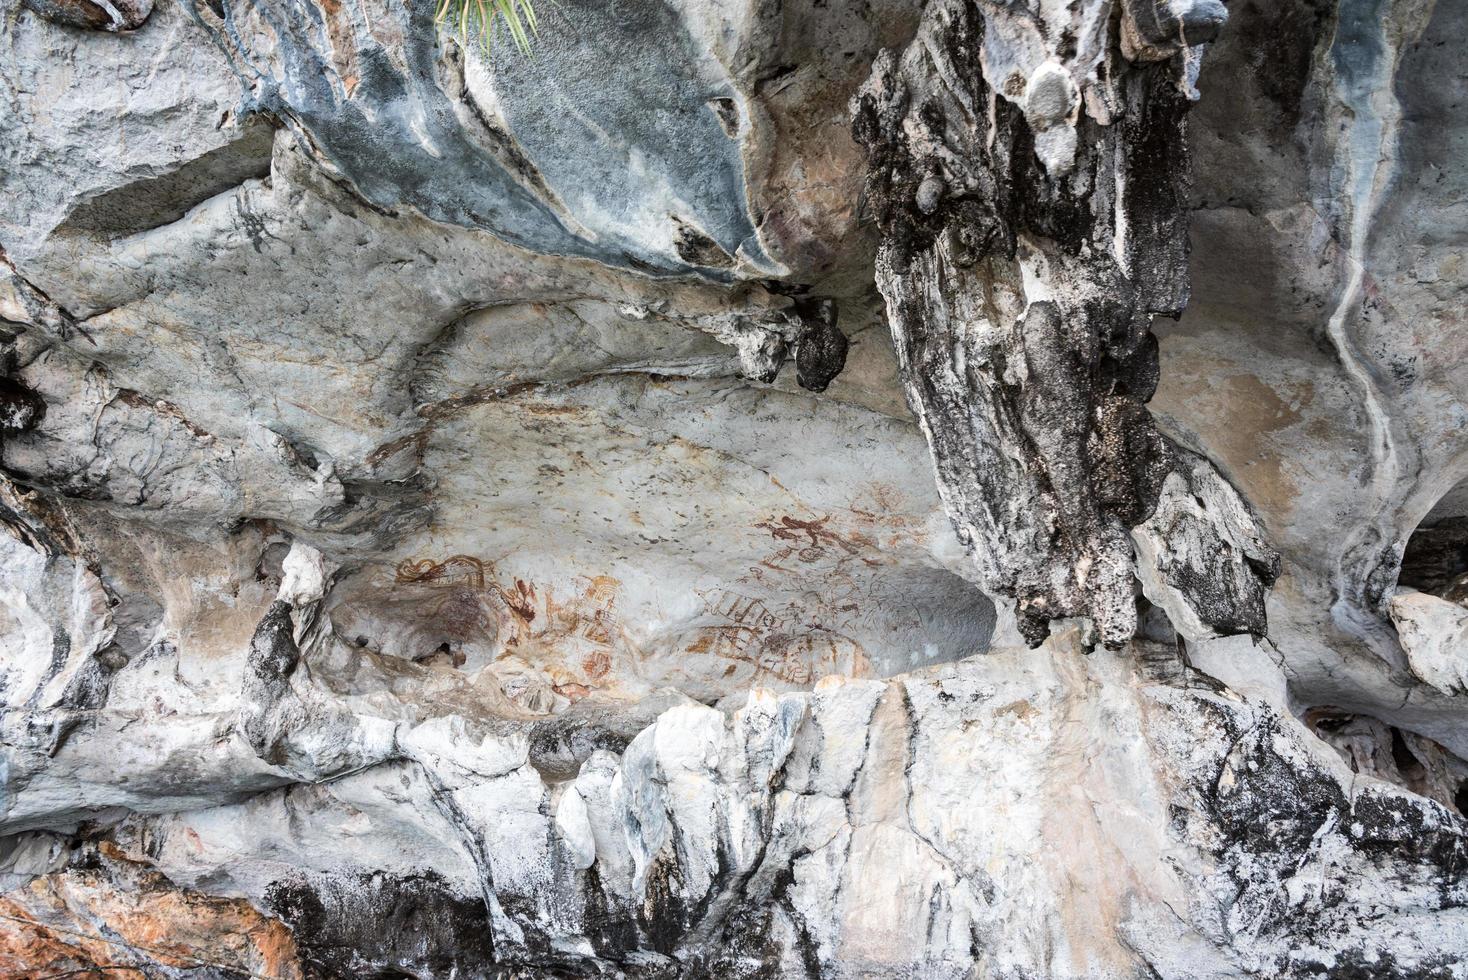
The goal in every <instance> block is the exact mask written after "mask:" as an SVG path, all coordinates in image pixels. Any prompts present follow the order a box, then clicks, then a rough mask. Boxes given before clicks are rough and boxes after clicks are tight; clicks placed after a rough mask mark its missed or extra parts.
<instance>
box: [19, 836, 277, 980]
mask: <svg viewBox="0 0 1468 980" xmlns="http://www.w3.org/2000/svg"><path fill="white" fill-rule="evenodd" d="M98 857H99V858H100V862H99V866H98V867H97V868H88V869H77V868H71V869H67V870H64V871H58V872H53V873H52V874H48V875H44V876H42V877H40V878H37V879H35V880H33V881H31V882H30V883H29V884H28V885H26V886H24V887H22V888H17V889H15V890H13V891H11V892H9V893H7V894H6V895H5V896H4V897H3V898H0V978H17V980H19V978H21V977H39V976H48V975H52V974H65V973H68V972H69V971H75V975H79V976H92V977H107V978H113V977H117V978H123V977H127V978H135V977H143V976H156V975H157V973H158V968H159V967H168V968H172V969H188V968H195V969H198V968H201V967H213V968H215V969H216V970H226V971H231V972H233V973H235V974H242V975H245V976H249V977H269V978H271V980H301V978H302V972H301V969H300V963H299V958H298V956H297V953H296V948H295V942H294V940H293V939H292V936H291V932H290V930H289V929H288V928H287V927H286V926H285V925H284V923H282V922H280V921H279V920H277V919H274V918H271V917H269V916H267V915H265V914H264V913H262V912H260V911H259V910H258V909H256V908H254V907H253V906H252V905H250V904H249V903H248V902H246V901H244V900H243V899H228V898H215V897H211V896H207V895H201V894H199V893H197V892H191V891H187V890H185V889H182V888H179V887H178V886H176V885H174V884H173V883H172V882H171V881H169V880H168V879H167V878H166V877H164V876H163V875H161V874H159V873H158V872H156V871H152V870H150V869H148V868H147V867H146V866H144V865H141V864H138V863H136V862H132V861H129V860H127V859H126V858H124V857H122V854H121V852H120V851H119V850H118V849H117V848H116V847H115V846H113V845H111V844H109V843H103V844H102V845H100V847H99V848H98Z"/></svg>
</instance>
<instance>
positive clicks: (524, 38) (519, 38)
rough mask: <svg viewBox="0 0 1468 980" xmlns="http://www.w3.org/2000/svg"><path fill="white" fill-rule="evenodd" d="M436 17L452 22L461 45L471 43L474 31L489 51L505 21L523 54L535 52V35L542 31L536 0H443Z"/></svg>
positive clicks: (435, 14)
mask: <svg viewBox="0 0 1468 980" xmlns="http://www.w3.org/2000/svg"><path fill="white" fill-rule="evenodd" d="M433 19H434V21H435V22H436V23H439V24H444V23H448V24H452V25H453V26H454V28H455V30H456V32H457V33H458V35H459V42H460V43H461V44H466V45H467V44H468V42H469V36H470V34H471V33H473V34H475V35H477V36H478V40H479V45H480V47H481V48H483V49H484V51H485V52H486V53H487V52H488V51H489V50H490V49H491V47H492V46H493V44H494V36H495V32H496V31H497V30H498V29H499V27H500V25H501V24H503V25H504V28H505V30H507V31H509V32H510V39H511V40H512V41H514V43H515V47H517V48H519V49H520V53H521V54H525V55H528V54H530V53H531V49H530V42H531V38H532V36H538V35H539V34H540V20H539V18H538V17H536V14H535V0H440V2H439V6H438V9H437V11H436V12H435V13H434V18H433Z"/></svg>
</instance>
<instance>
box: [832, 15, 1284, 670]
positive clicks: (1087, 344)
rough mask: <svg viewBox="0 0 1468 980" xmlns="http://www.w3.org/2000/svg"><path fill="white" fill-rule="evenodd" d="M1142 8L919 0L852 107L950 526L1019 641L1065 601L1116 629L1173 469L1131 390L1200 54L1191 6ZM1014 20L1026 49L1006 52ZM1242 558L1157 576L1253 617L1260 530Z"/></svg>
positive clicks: (1178, 294)
mask: <svg viewBox="0 0 1468 980" xmlns="http://www.w3.org/2000/svg"><path fill="white" fill-rule="evenodd" d="M1104 6H1105V5H1098V9H1095V10H1092V9H1088V10H1087V14H1088V15H1090V16H1091V17H1095V16H1097V15H1098V14H1099V13H1100V12H1101V11H1100V9H1099V7H1104ZM1136 6H1137V7H1139V8H1150V6H1151V5H1141V4H1139V5H1136ZM1162 6H1164V7H1165V6H1166V4H1163V5H1162ZM1134 13H1135V11H1134V10H1133V8H1132V7H1131V6H1128V8H1127V9H1126V11H1125V12H1124V13H1123V14H1122V16H1121V17H1120V20H1119V23H1120V25H1121V26H1120V27H1118V26H1117V24H1115V23H1108V22H1106V21H1104V20H1101V21H1095V20H1088V19H1086V18H1082V20H1081V23H1080V24H1074V23H1070V18H1071V17H1072V15H1071V14H1070V13H1066V12H1060V13H1056V12H1051V13H1034V12H1026V11H1023V10H1021V9H1017V8H1015V7H1013V6H1011V5H1001V4H987V3H977V4H975V3H969V2H966V0H952V2H935V3H930V4H928V5H927V9H926V13H925V16H924V20H923V23H922V26H921V27H920V28H919V31H918V37H917V39H915V40H914V41H913V43H912V44H911V45H909V47H908V48H907V50H906V52H905V53H904V54H903V55H902V56H901V57H900V58H894V57H893V56H892V55H891V54H889V53H884V54H883V55H882V56H880V57H879V58H878V60H877V65H876V69H875V71H874V73H873V75H872V78H871V80H870V81H869V82H867V84H866V85H865V86H864V87H863V89H862V92H861V94H860V95H859V96H858V98H857V99H855V100H854V101H853V103H852V111H853V115H854V116H855V124H854V125H855V134H856V138H857V139H858V140H859V141H860V142H862V144H863V145H864V146H865V147H866V149H867V153H868V156H869V158H870V161H871V176H870V178H869V180H868V183H867V188H866V190H867V200H868V201H869V202H870V204H871V206H872V207H873V208H874V210H875V212H876V218H877V223H878V225H879V226H880V227H881V229H882V235H883V242H882V247H881V250H880V251H879V252H878V255H877V282H878V285H879V286H880V287H881V289H882V292H883V295H884V296H885V297H886V300H887V308H888V312H889V316H890V318H891V323H892V335H893V339H894V341H895V343H896V347H897V354H898V360H899V364H900V366H901V370H902V378H903V385H904V387H905V389H906V391H907V393H908V398H909V401H910V403H911V405H912V407H913V410H914V412H915V413H916V414H917V416H918V419H919V421H920V423H921V424H922V426H923V431H924V433H925V435H926V436H927V438H928V442H929V445H930V446H931V447H932V450H933V455H934V459H935V461H936V463H937V468H938V479H939V482H940V484H941V486H942V489H943V492H944V499H945V502H946V503H947V505H948V509H949V513H950V514H951V516H952V518H953V521H954V524H955V526H956V528H957V529H958V532H959V535H960V537H962V538H963V539H964V540H965V541H966V542H968V543H969V546H970V548H971V549H972V550H973V553H974V555H975V558H976V559H977V561H978V564H979V567H980V569H981V571H982V575H983V581H984V583H985V585H986V587H987V588H988V589H989V590H990V591H992V592H996V593H1000V594H1003V595H1006V596H1012V597H1013V598H1014V599H1015V600H1016V602H1017V607H1018V613H1019V628H1020V631H1021V632H1022V633H1023V634H1024V636H1025V638H1026V639H1027V640H1028V641H1029V642H1030V643H1031V644H1032V645H1039V643H1040V642H1041V641H1042V640H1043V639H1044V638H1045V636H1046V634H1047V632H1048V630H1049V624H1050V623H1051V622H1052V621H1054V620H1057V619H1062V618H1066V617H1071V616H1088V617H1090V618H1091V619H1092V620H1093V621H1094V622H1095V624H1096V627H1097V630H1098V632H1099V633H1100V636H1101V639H1102V640H1103V641H1104V642H1105V643H1106V644H1107V645H1109V646H1113V647H1115V646H1119V645H1120V644H1122V643H1124V642H1126V641H1127V640H1128V639H1130V638H1131V636H1132V635H1133V634H1134V633H1135V631H1136V626H1137V622H1136V607H1135V603H1134V602H1133V595H1134V589H1133V583H1134V581H1135V579H1136V575H1137V571H1136V569H1135V567H1134V563H1133V548H1134V546H1133V543H1132V540H1131V537H1130V535H1129V532H1130V530H1131V529H1132V528H1134V527H1136V526H1138V525H1140V524H1142V523H1143V522H1144V521H1146V520H1148V518H1150V517H1152V516H1153V513H1154V512H1155V511H1156V510H1157V507H1158V499H1159V495H1160V494H1161V493H1162V490H1163V484H1164V482H1165V481H1166V480H1167V478H1168V475H1169V474H1170V473H1171V472H1172V471H1173V469H1174V468H1175V467H1176V466H1177V462H1176V453H1175V450H1174V449H1173V447H1172V445H1171V444H1170V443H1169V442H1168V440H1167V439H1166V438H1165V437H1164V436H1163V435H1162V433H1161V432H1159V431H1158V429H1157V427H1156V425H1155V424H1154V422H1153V420H1152V417H1151V415H1150V414H1149V413H1148V412H1147V410H1146V408H1145V404H1146V402H1147V401H1148V400H1150V399H1151V397H1152V395H1153V393H1154V392H1155V390H1156V386H1157V341H1156V338H1155V337H1154V336H1153V335H1152V332H1151V322H1152V320H1153V318H1154V317H1157V316H1168V317H1174V318H1175V317H1177V316H1179V315H1181V313H1182V312H1183V309H1184V307H1185V306H1186V303H1187V297H1188V269H1187V224H1186V196H1187V189H1188V183H1189V179H1190V176H1191V173H1190V164H1189V159H1188V152H1187V144H1186V135H1185V127H1184V113H1185V112H1186V109H1187V106H1188V98H1187V96H1188V91H1189V88H1190V84H1191V81H1190V78H1189V74H1190V68H1191V59H1196V58H1197V57H1199V56H1200V52H1199V51H1196V50H1192V49H1186V48H1185V46H1184V44H1183V40H1184V38H1185V37H1186V35H1188V33H1189V31H1190V28H1191V21H1190V20H1189V19H1188V17H1186V16H1183V15H1181V14H1178V15H1177V16H1178V20H1177V23H1176V24H1175V25H1174V29H1175V30H1176V31H1178V32H1179V34H1178V37H1177V38H1173V39H1170V40H1169V39H1168V38H1166V37H1165V35H1164V33H1163V32H1161V31H1160V28H1159V22H1158V20H1157V17H1158V14H1157V12H1156V11H1155V10H1152V11H1151V12H1150V14H1149V15H1148V17H1146V18H1144V21H1143V22H1142V23H1141V24H1139V23H1138V22H1137V20H1136V17H1135V16H1134ZM1219 13H1220V15H1221V14H1222V9H1221V8H1219ZM1063 23H1069V26H1068V27H1066V28H1065V29H1062V26H1061V25H1062V24H1063ZM1163 23H1166V19H1165V18H1164V21H1163ZM1078 30H1079V36H1077V31H1078ZM1118 32H1119V33H1118ZM1138 32H1140V35H1141V36H1144V37H1146V38H1147V39H1148V40H1147V50H1148V51H1149V52H1150V54H1149V57H1148V59H1147V60H1148V61H1157V62H1158V63H1156V64H1133V63H1130V62H1129V61H1128V58H1131V59H1134V60H1135V59H1137V57H1138V56H1137V55H1136V53H1135V52H1133V53H1131V54H1127V55H1123V53H1122V48H1123V45H1122V44H1121V41H1120V38H1121V37H1125V36H1131V35H1133V34H1137V33H1138ZM1197 33H1200V34H1206V36H1204V37H1201V38H1200V39H1201V40H1207V39H1208V38H1209V37H1211V36H1212V33H1216V25H1215V26H1214V27H1212V28H1210V29H1209V31H1207V32H1201V31H1200V32H1197ZM1013 34H1018V35H1020V36H1022V37H1025V38H1027V39H1030V41H1031V43H1030V44H1029V45H1028V46H1021V47H1019V48H1018V49H1017V50H1015V51H1011V52H1008V54H1009V58H1007V59H1003V60H1001V58H1000V57H999V56H998V55H996V54H995V49H1000V48H1003V47H1004V46H1005V41H1006V40H1007V39H1008V38H1009V37H1010V36H1011V35H1013ZM1164 43H1170V44H1171V50H1172V52H1173V53H1172V55H1171V57H1170V58H1161V57H1160V56H1159V55H1158V54H1157V53H1156V52H1157V50H1158V45H1161V44H1164ZM1062 47H1063V48H1064V51H1062V50H1061V49H1062ZM1047 54H1048V58H1047V59H1046V60H1043V61H1041V60H1039V59H1040V58H1041V57H1045V56H1046V55H1047ZM1195 496H1197V499H1198V500H1199V501H1201V500H1202V499H1203V498H1202V497H1201V496H1199V495H1195ZM1170 510H1171V514H1170V515H1169V518H1168V520H1169V522H1170V524H1171V525H1172V526H1171V528H1170V533H1169V537H1170V538H1171V539H1172V540H1179V539H1181V538H1182V537H1183V536H1184V535H1185V534H1191V535H1194V536H1198V537H1208V536H1216V532H1215V531H1214V530H1213V529H1212V528H1211V527H1210V525H1211V524H1212V523H1215V522H1218V521H1221V520H1225V519H1227V518H1224V517H1223V516H1222V515H1216V514H1211V513H1209V512H1207V511H1206V510H1196V511H1194V512H1192V513H1188V514H1184V513H1182V512H1181V511H1179V510H1178V509H1177V508H1170ZM1230 516H1231V517H1234V519H1235V520H1237V519H1238V517H1242V519H1243V520H1244V521H1245V522H1246V523H1248V522H1250V519H1249V518H1248V516H1247V513H1246V512H1244V511H1242V510H1240V511H1239V512H1238V515H1237V516H1235V515H1230ZM1179 525H1197V530H1189V529H1188V528H1186V527H1183V526H1179ZM1249 531H1250V532H1252V531H1253V529H1252V528H1250V529H1249ZM1252 536H1254V537H1255V538H1256V539H1257V534H1253V535H1252ZM1209 551H1211V554H1208V552H1209ZM1255 552H1256V554H1255V555H1252V556H1248V557H1246V556H1245V555H1244V554H1242V553H1236V554H1235V555H1234V556H1233V559H1232V560H1231V561H1230V560H1227V559H1225V560H1224V564H1225V565H1227V568H1224V569H1219V568H1209V569H1208V570H1207V572H1208V574H1198V575H1194V576H1192V577H1191V579H1190V580H1185V578H1184V577H1183V576H1181V575H1174V576H1172V577H1171V584H1172V587H1173V590H1174V591H1176V592H1178V593H1180V598H1181V600H1182V601H1183V602H1184V603H1185V604H1186V605H1187V606H1188V607H1189V613H1190V614H1191V619H1192V620H1193V621H1194V622H1197V623H1200V624H1201V625H1202V626H1203V627H1204V628H1208V629H1213V630H1217V631H1218V632H1221V633H1225V634H1227V633H1241V632H1248V633H1252V634H1254V635H1256V636H1263V635H1264V634H1265V633H1266V632H1267V626H1266V617H1265V611H1264V601H1263V597H1264V593H1265V592H1266V591H1267V590H1268V587H1269V586H1270V585H1272V584H1273V582H1274V579H1275V576H1276V575H1277V568H1276V565H1277V559H1276V558H1275V556H1274V555H1273V554H1272V553H1271V552H1270V551H1269V549H1268V548H1267V546H1263V544H1262V541H1260V542H1257V543H1256V548H1255ZM1204 554H1206V555H1207V558H1206V559H1204V558H1203V555H1204ZM1193 560H1194V561H1202V560H1209V561H1211V562H1214V563H1216V562H1218V561H1219V555H1218V552H1217V550H1216V549H1206V548H1205V550H1204V551H1203V552H1202V553H1200V555H1199V556H1198V557H1197V558H1194V559H1193ZM1220 572H1222V574H1219V573H1220Z"/></svg>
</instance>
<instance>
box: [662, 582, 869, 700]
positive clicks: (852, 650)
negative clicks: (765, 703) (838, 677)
mask: <svg viewBox="0 0 1468 980" xmlns="http://www.w3.org/2000/svg"><path fill="white" fill-rule="evenodd" d="M704 602H705V608H706V610H707V612H708V614H709V615H710V616H711V617H714V618H718V619H721V620H723V621H724V622H723V623H720V624H718V625H714V626H709V627H705V628H704V629H703V630H701V631H700V634H699V636H698V638H697V639H696V640H694V642H693V643H692V644H690V645H689V647H688V649H687V652H688V653H690V654H702V655H711V656H714V657H717V658H719V659H721V660H725V661H728V665H727V667H726V668H725V670H724V671H723V673H724V676H726V677H733V676H734V675H735V673H736V672H737V671H738V669H739V665H740V664H746V665H749V666H751V667H753V668H754V671H755V678H754V679H755V681H756V682H758V681H759V680H761V679H775V680H779V681H782V682H784V683H786V684H792V685H796V686H801V687H804V686H808V685H810V684H813V683H815V682H816V681H817V680H819V679H820V678H822V677H825V676H827V675H829V674H842V675H845V676H848V677H860V676H864V675H866V674H867V673H869V672H870V664H869V663H868V661H867V658H866V655H865V653H863V652H862V649H861V647H860V646H858V645H857V644H856V643H855V642H854V641H852V640H851V639H850V638H848V637H846V636H842V635H841V634H840V633H836V632H834V631H832V630H829V629H827V628H825V627H824V626H821V625H819V624H815V623H811V622H808V621H807V620H805V619H804V618H803V617H802V615H801V611H800V610H799V608H798V607H797V606H796V605H795V604H793V603H792V604H791V605H790V606H788V607H786V608H785V609H783V610H781V611H780V612H778V613H777V612H772V611H771V610H770V609H769V608H768V607H767V606H766V605H765V603H764V602H763V601H761V600H760V599H756V598H751V597H749V596H745V595H741V594H739V593H736V592H731V591H728V590H723V589H720V590H715V591H713V592H710V593H707V594H704Z"/></svg>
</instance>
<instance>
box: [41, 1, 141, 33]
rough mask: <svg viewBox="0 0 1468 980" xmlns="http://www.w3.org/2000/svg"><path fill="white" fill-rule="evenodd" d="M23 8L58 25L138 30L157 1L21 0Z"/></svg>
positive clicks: (91, 29)
mask: <svg viewBox="0 0 1468 980" xmlns="http://www.w3.org/2000/svg"><path fill="white" fill-rule="evenodd" d="M21 3H22V5H24V6H25V7H26V8H27V9H29V10H31V11H32V12H34V13H36V14H39V15H40V16H42V17H44V18H46V19H47V20H49V21H51V22H52V23H55V24H64V25H65V26H67V27H79V28H82V29H83V30H89V31H112V32H114V33H116V32H119V31H135V30H137V29H138V28H139V27H142V26H143V22H144V21H146V20H147V19H148V15H149V14H151V13H152V12H153V0H111V2H102V3H96V2H93V0H21Z"/></svg>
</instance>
